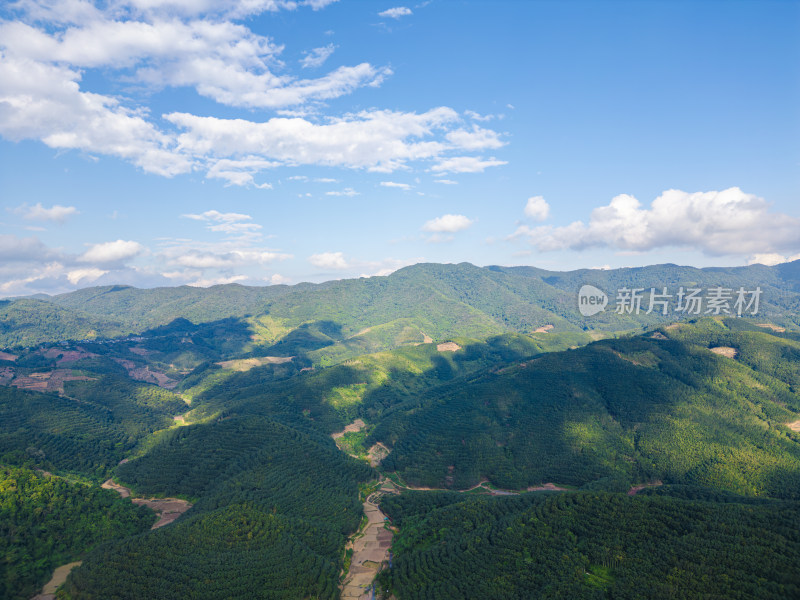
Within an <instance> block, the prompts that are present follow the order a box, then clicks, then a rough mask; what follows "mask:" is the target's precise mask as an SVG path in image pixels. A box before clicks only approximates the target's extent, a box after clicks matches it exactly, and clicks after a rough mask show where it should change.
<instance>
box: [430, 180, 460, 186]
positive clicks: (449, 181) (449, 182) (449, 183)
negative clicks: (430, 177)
mask: <svg viewBox="0 0 800 600" xmlns="http://www.w3.org/2000/svg"><path fill="white" fill-rule="evenodd" d="M434 181H435V182H436V183H441V184H443V185H458V182H457V181H453V180H452V179H435V180H434Z"/></svg>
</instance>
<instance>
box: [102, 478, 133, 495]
mask: <svg viewBox="0 0 800 600" xmlns="http://www.w3.org/2000/svg"><path fill="white" fill-rule="evenodd" d="M100 487H101V488H103V489H104V490H114V491H115V492H117V493H118V494H119V495H120V496H122V497H123V498H128V497H129V496H130V495H131V491H130V489H128V488H126V487H125V486H124V485H119V484H118V483H114V480H113V479H109V480H107V481H104V482H103V483H102V484H100Z"/></svg>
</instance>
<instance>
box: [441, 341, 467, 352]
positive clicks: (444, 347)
mask: <svg viewBox="0 0 800 600" xmlns="http://www.w3.org/2000/svg"><path fill="white" fill-rule="evenodd" d="M436 349H437V350H438V351H439V352H455V351H456V350H461V346H459V345H458V344H456V343H455V342H444V343H442V344H437V345H436Z"/></svg>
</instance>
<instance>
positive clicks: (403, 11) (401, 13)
mask: <svg viewBox="0 0 800 600" xmlns="http://www.w3.org/2000/svg"><path fill="white" fill-rule="evenodd" d="M411 14H413V13H412V12H411V9H410V8H408V7H407V6H396V7H394V8H389V9H386V10H384V11H383V12H379V13H378V16H379V17H386V18H388V19H399V18H400V17H407V16H408V15H411Z"/></svg>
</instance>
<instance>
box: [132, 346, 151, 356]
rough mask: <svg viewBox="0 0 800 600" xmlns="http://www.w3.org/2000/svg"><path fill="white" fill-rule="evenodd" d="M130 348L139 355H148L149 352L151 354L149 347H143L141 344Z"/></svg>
mask: <svg viewBox="0 0 800 600" xmlns="http://www.w3.org/2000/svg"><path fill="white" fill-rule="evenodd" d="M128 350H130V351H131V352H133V353H134V354H138V355H139V356H147V355H148V354H151V352H150V350H148V349H147V348H142V347H141V346H135V347H133V348H128Z"/></svg>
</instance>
